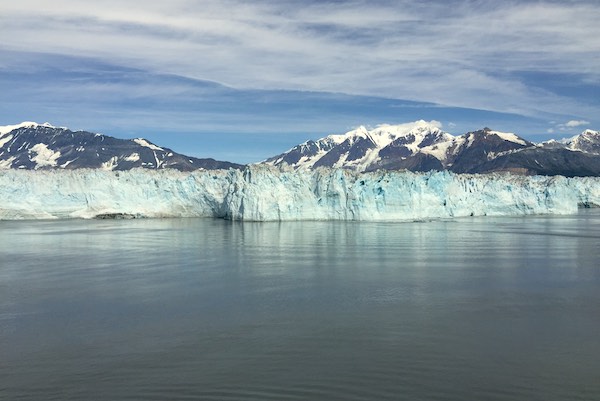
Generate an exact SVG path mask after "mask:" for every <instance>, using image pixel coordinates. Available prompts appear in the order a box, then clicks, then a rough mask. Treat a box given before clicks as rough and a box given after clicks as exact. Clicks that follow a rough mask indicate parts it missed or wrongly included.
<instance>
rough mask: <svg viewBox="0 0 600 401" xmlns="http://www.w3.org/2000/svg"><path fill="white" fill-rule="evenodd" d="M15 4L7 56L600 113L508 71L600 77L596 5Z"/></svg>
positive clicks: (515, 108)
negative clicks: (57, 57) (70, 58)
mask: <svg viewBox="0 0 600 401" xmlns="http://www.w3.org/2000/svg"><path fill="white" fill-rule="evenodd" d="M6 3H7V4H3V5H2V8H3V11H2V15H0V36H1V37H2V38H3V40H2V43H1V44H0V49H4V50H13V51H24V52H47V53H54V54H61V55H77V56H87V57H93V58H98V59H103V60H110V61H111V62H113V63H116V64H120V65H127V66H131V67H136V68H142V69H147V70H149V71H152V72H156V73H172V74H178V75H182V76H186V77H191V78H198V79H206V80H212V81H216V82H221V83H224V84H227V85H231V86H235V87H238V88H258V89H299V90H315V91H332V92H342V93H349V94H361V95H371V96H383V97H389V98H398V99H411V100H418V101H428V102H436V103H440V104H446V105H452V106H461V107H472V108H483V109H489V110H494V111H503V112H514V113H518V114H525V115H547V114H552V113H555V114H556V113H560V114H566V113H570V114H575V113H578V114H583V115H595V114H597V109H595V108H594V107H593V106H591V105H588V104H585V103H584V102H583V101H581V100H578V99H574V98H567V97H564V96H559V95H556V94H553V93H552V92H551V91H549V90H547V89H543V88H532V87H529V86H527V85H525V84H524V83H523V82H522V81H520V80H519V79H517V78H514V75H512V74H510V73H511V72H523V71H526V72H551V73H564V74H579V75H581V76H584V77H587V78H586V79H588V80H590V81H592V82H599V81H600V72H599V70H598V68H597V67H598V65H599V64H600V41H598V40H597V38H598V37H600V24H598V23H597V21H598V20H600V8H599V7H597V5H596V4H595V3H593V2H585V1H571V2H568V3H565V4H562V3H558V2H544V1H541V2H530V3H529V2H521V1H506V2H502V3H497V2H486V1H483V2H471V1H463V2H453V3H452V6H449V5H448V3H447V2H444V1H440V2H428V3H425V4H420V3H418V2H413V1H408V0H404V1H398V2H391V3H390V2H377V1H374V2H363V1H359V0H356V1H348V2H315V3H313V4H310V3H303V4H302V6H301V7H299V6H297V5H296V4H294V3H293V2H285V1H283V2H268V1H262V2H261V1H257V2H244V1H241V0H226V1H223V0H205V1H202V2H201V5H200V4H198V3H196V2H192V1H189V0H173V1H170V2H163V1H158V0H149V1H146V2H144V7H139V3H137V2H133V1H123V0H105V1H102V2H96V3H94V4H93V5H91V4H89V3H86V2H80V1H75V0H56V1H53V2H47V1H44V0H21V1H18V2H6ZM481 21H484V24H485V25H484V26H482V24H481ZM573 60H577V62H573ZM511 76H513V77H512V78H511ZM592 113H594V114H592Z"/></svg>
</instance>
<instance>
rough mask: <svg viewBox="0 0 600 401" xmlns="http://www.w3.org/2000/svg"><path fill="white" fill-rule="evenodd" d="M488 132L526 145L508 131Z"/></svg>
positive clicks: (525, 143) (525, 144)
mask: <svg viewBox="0 0 600 401" xmlns="http://www.w3.org/2000/svg"><path fill="white" fill-rule="evenodd" d="M489 133H490V134H493V135H497V136H499V137H500V138H502V139H503V140H505V141H508V142H514V143H518V144H519V145H523V146H527V142H525V141H524V140H522V139H521V138H519V137H518V136H517V135H515V134H513V133H510V132H499V131H490V132H489Z"/></svg>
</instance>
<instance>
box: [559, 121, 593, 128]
mask: <svg viewBox="0 0 600 401" xmlns="http://www.w3.org/2000/svg"><path fill="white" fill-rule="evenodd" d="M589 124H590V122H589V121H585V120H571V121H568V122H566V123H565V124H564V125H565V126H567V127H569V128H575V127H581V126H582V125H589Z"/></svg>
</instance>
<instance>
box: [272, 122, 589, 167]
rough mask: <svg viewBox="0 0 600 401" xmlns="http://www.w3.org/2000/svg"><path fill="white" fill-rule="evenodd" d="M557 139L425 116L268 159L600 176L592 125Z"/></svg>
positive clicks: (303, 163)
mask: <svg viewBox="0 0 600 401" xmlns="http://www.w3.org/2000/svg"><path fill="white" fill-rule="evenodd" d="M554 142H555V145H553V144H550V143H545V144H544V145H536V144H535V143H533V142H530V141H527V140H525V139H523V138H521V137H519V136H518V135H516V134H513V133H507V132H499V131H494V130H491V129H489V128H484V129H482V130H479V131H474V132H468V133H466V134H464V135H460V136H453V135H451V134H449V133H447V132H444V131H442V130H441V129H440V128H439V123H437V122H435V121H432V122H426V121H423V120H420V121H416V122H414V123H408V124H401V125H381V126H378V127H377V128H375V129H373V130H368V129H366V128H365V127H359V128H358V129H355V130H352V131H349V132H347V133H346V134H343V135H329V136H327V137H325V138H323V139H319V140H317V141H307V142H304V143H302V144H300V145H297V146H295V147H293V148H292V149H290V150H289V151H287V152H285V153H282V154H280V155H277V156H275V157H272V158H269V159H267V160H265V161H264V162H263V163H265V164H269V165H273V166H280V167H283V166H291V167H292V168H294V169H299V170H306V169H313V168H317V167H320V166H326V167H336V168H345V169H350V170H354V171H358V172H362V171H375V170H378V169H384V170H410V171H430V170H437V171H441V170H450V171H453V172H457V173H489V172H494V171H509V172H513V173H519V174H542V175H566V176H579V175H580V176H589V175H593V176H599V175H600V135H599V133H598V132H595V131H590V130H588V131H585V132H584V133H582V134H581V135H578V136H576V137H573V138H571V139H569V140H565V142H564V143H560V142H557V141H554ZM573 150H579V152H573Z"/></svg>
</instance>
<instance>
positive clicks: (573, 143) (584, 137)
mask: <svg viewBox="0 0 600 401" xmlns="http://www.w3.org/2000/svg"><path fill="white" fill-rule="evenodd" d="M560 142H561V143H564V144H565V145H566V147H567V148H568V149H571V150H579V151H581V152H586V153H593V154H597V155H598V154H600V131H592V130H591V129H588V130H585V131H583V132H582V133H581V134H579V135H576V136H574V137H572V138H568V139H563V140H562V141H560Z"/></svg>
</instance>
